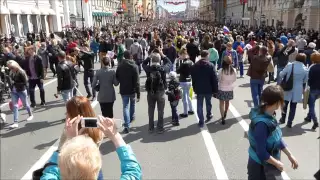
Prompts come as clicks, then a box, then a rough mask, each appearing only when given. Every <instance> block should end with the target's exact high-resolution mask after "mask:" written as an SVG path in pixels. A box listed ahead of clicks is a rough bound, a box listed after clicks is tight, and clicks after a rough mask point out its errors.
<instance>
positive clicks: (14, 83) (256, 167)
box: [0, 22, 320, 180]
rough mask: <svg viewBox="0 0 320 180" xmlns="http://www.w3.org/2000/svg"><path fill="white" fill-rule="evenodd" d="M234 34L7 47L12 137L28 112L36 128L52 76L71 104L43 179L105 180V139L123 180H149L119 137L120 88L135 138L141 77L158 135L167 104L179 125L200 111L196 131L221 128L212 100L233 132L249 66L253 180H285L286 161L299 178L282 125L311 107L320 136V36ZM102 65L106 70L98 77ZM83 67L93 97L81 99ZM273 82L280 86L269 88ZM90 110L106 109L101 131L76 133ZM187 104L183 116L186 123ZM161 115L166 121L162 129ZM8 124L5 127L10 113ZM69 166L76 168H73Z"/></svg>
mask: <svg viewBox="0 0 320 180" xmlns="http://www.w3.org/2000/svg"><path fill="white" fill-rule="evenodd" d="M229 27H231V28H230V29H232V30H229V28H227V27H226V26H223V27H222V26H208V25H203V24H200V25H199V24H194V23H189V24H187V23H186V24H184V23H176V22H168V23H164V24H140V25H139V24H137V25H126V26H108V27H104V28H101V29H91V30H89V31H85V32H82V33H79V32H77V31H68V32H66V33H63V34H64V35H63V36H62V38H61V39H59V38H57V37H55V36H54V35H50V37H49V38H41V39H40V41H27V42H26V43H25V44H19V43H16V42H14V41H12V40H11V41H10V40H7V41H2V43H1V49H0V50H1V52H0V54H1V57H0V58H1V60H0V62H1V66H4V67H7V68H8V70H9V75H8V76H9V79H10V82H8V83H7V84H9V85H10V92H9V93H10V94H11V103H12V104H13V108H12V111H13V114H14V116H13V122H14V123H13V124H12V125H11V126H10V127H11V128H18V126H19V124H18V120H19V118H18V115H19V107H20V104H23V106H24V107H26V109H27V111H28V114H29V117H28V119H27V121H31V120H32V119H33V118H34V117H33V113H32V108H35V107H36V106H37V105H38V104H37V103H36V98H35V93H34V92H35V87H36V86H37V87H38V88H39V91H40V104H39V105H40V106H45V105H46V94H45V90H44V87H43V83H44V80H46V78H47V76H48V74H47V73H48V70H47V69H48V68H49V67H50V70H51V72H52V73H53V76H54V77H55V76H56V77H57V93H56V94H55V95H56V97H58V95H59V94H61V96H62V99H63V100H64V102H65V103H66V111H67V113H66V114H67V118H66V122H65V123H66V126H65V131H64V133H63V134H62V136H61V138H60V139H61V144H60V146H59V151H57V152H55V153H54V154H53V156H52V158H51V159H50V161H49V164H48V166H47V167H45V168H44V169H43V171H42V172H41V173H42V175H41V176H42V178H41V179H59V178H60V177H61V178H62V179H64V178H66V177H67V178H68V179H69V178H71V179H102V178H103V175H102V172H101V155H100V154H99V150H98V147H99V145H100V143H101V141H102V139H103V137H108V138H109V139H110V140H111V141H112V142H113V143H114V144H115V147H116V148H117V153H118V156H119V158H120V161H121V167H122V168H121V170H122V178H123V179H141V167H140V165H139V163H138V162H137V160H136V158H135V156H134V154H133V152H132V150H131V148H130V147H129V146H128V145H126V144H125V142H124V141H123V139H122V138H121V135H120V134H119V133H117V130H116V129H117V128H116V127H115V122H114V120H113V118H114V114H113V105H114V102H115V101H116V92H115V86H118V85H119V86H120V87H119V93H120V95H121V98H122V104H123V130H122V133H123V134H128V133H130V127H131V123H132V122H133V121H135V109H136V107H135V106H136V102H138V101H139V100H140V96H141V93H140V87H141V82H140V74H141V72H142V70H143V71H144V72H145V73H146V82H145V84H144V86H145V90H146V92H147V103H148V117H149V128H148V131H149V132H150V133H153V132H154V131H156V132H157V133H159V134H162V133H164V132H165V129H164V110H165V105H166V103H167V102H168V103H169V105H170V107H171V113H172V116H171V117H172V125H174V126H179V125H180V122H179V119H181V118H186V117H188V116H192V115H194V114H195V111H196V114H197V116H198V118H199V122H198V125H199V127H200V128H202V127H203V126H204V124H205V123H208V122H209V121H211V119H212V118H213V115H212V112H211V110H212V104H211V102H212V101H211V100H212V97H213V98H216V99H218V100H219V109H220V115H221V124H222V125H225V124H226V123H228V121H227V119H226V117H227V113H228V109H229V103H230V101H231V100H233V99H234V93H233V89H234V83H235V82H236V80H237V78H243V77H244V75H245V71H244V66H245V64H249V65H248V66H249V68H248V71H247V72H246V73H247V74H246V75H248V76H249V77H250V89H251V95H252V101H253V108H252V110H251V111H250V119H251V125H250V129H249V132H248V139H249V142H250V147H249V161H248V178H249V179H250V180H251V179H252V180H254V179H276V178H279V177H281V171H282V170H283V164H282V163H281V161H280V151H283V152H284V153H285V154H286V155H287V156H288V158H289V160H290V162H291V163H292V167H293V168H294V169H296V168H298V162H297V160H296V159H295V158H294V156H293V155H292V153H291V152H290V151H289V149H288V147H287V145H286V144H285V143H284V142H283V140H282V133H281V129H280V128H279V124H284V123H286V122H287V124H286V127H287V128H291V127H292V126H293V120H294V117H295V112H296V108H297V103H299V102H302V101H303V100H304V101H305V103H307V104H308V108H309V112H308V115H307V117H306V118H305V121H306V122H311V121H313V126H312V129H313V130H316V129H317V128H318V126H319V123H318V119H317V117H316V113H315V101H316V100H317V98H318V96H319V95H320V83H319V81H318V80H317V74H319V73H320V52H318V51H317V50H318V49H319V48H320V38H319V33H318V32H315V31H308V32H307V31H305V30H296V29H274V28H271V27H264V28H258V29H252V28H248V27H243V26H229ZM11 39H12V38H11ZM95 63H100V65H101V68H100V69H99V70H97V71H95V68H94V65H95ZM81 67H82V69H83V77H84V79H83V84H84V86H85V89H86V93H87V96H86V97H83V96H77V94H79V92H78V87H79V85H80V84H79V80H78V74H79V73H81ZM275 72H276V73H275ZM238 73H239V75H238ZM5 77H6V74H5V73H4V74H2V77H1V78H2V79H4V78H5ZM272 82H276V85H270V86H268V87H266V88H265V89H264V88H263V86H264V85H265V84H270V83H272ZM4 86H6V84H5V85H4ZM3 90H4V88H2V89H1V91H3ZM97 92H98V93H97ZM2 94H3V93H1V95H2ZM96 94H97V97H96ZM193 94H195V95H196V96H195V98H196V100H197V107H196V109H194V107H193V106H192V99H193ZM303 97H304V98H303ZM28 98H30V104H29V101H28ZM89 100H93V101H94V100H97V101H98V102H99V104H100V108H101V113H102V116H101V117H100V116H99V118H98V119H99V120H98V125H99V128H80V129H79V127H80V126H78V124H79V122H80V121H81V119H82V118H83V117H96V115H95V113H94V111H93V109H92V108H91V106H90V101H89ZM180 100H182V106H183V112H182V113H180V114H178V112H177V107H178V105H179V101H180ZM203 101H205V105H206V113H205V115H206V116H204V112H203V109H204V108H203ZM156 105H157V110H158V113H157V114H158V118H157V124H156V125H155V118H154V111H155V107H156ZM82 106H83V107H82ZM288 107H289V113H288V120H287V121H286V116H287V111H288ZM279 108H280V109H281V112H282V113H281V119H279V120H276V119H275V112H276V110H277V109H279ZM1 118H2V120H3V121H5V116H4V114H3V113H1ZM118 128H120V127H118ZM83 135H87V136H89V137H90V138H89V137H86V136H83ZM60 149H61V150H60ZM88 150H90V153H88V152H87V151H88ZM70 151H73V153H72V154H70V153H69V152H70ZM72 156H74V157H72ZM70 159H73V161H72V162H73V163H71V164H70V163H69V161H70ZM84 161H85V162H86V163H83V162H84ZM83 164H85V165H86V166H85V167H84V166H82V165H83Z"/></svg>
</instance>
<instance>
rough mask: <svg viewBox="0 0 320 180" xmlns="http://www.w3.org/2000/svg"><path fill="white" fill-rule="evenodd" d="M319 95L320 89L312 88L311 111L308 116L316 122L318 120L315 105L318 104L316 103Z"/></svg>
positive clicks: (309, 102)
mask: <svg viewBox="0 0 320 180" xmlns="http://www.w3.org/2000/svg"><path fill="white" fill-rule="evenodd" d="M319 96H320V90H310V94H309V100H308V105H309V112H308V116H307V117H308V118H310V119H312V120H313V122H314V123H317V122H318V119H317V116H316V112H315V106H316V105H315V104H316V100H317V99H318V97H319Z"/></svg>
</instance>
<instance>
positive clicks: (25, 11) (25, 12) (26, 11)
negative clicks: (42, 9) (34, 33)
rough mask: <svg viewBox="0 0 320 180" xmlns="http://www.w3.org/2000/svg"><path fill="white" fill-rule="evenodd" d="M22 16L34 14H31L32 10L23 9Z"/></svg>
mask: <svg viewBox="0 0 320 180" xmlns="http://www.w3.org/2000/svg"><path fill="white" fill-rule="evenodd" d="M21 14H32V13H31V10H30V9H28V8H22V9H21Z"/></svg>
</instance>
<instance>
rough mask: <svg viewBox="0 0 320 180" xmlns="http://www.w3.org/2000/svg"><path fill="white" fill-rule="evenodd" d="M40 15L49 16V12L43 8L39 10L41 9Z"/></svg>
mask: <svg viewBox="0 0 320 180" xmlns="http://www.w3.org/2000/svg"><path fill="white" fill-rule="evenodd" d="M40 13H41V14H42V15H49V12H48V11H47V9H44V8H41V9H40Z"/></svg>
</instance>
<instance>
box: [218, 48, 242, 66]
mask: <svg viewBox="0 0 320 180" xmlns="http://www.w3.org/2000/svg"><path fill="white" fill-rule="evenodd" d="M229 53H230V54H229ZM230 55H231V57H232V63H233V67H234V68H236V67H238V62H239V60H238V53H237V51H235V50H233V49H232V50H231V51H230V52H229V51H228V50H225V51H223V53H222V59H221V65H222V62H223V60H224V57H225V56H230Z"/></svg>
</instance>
